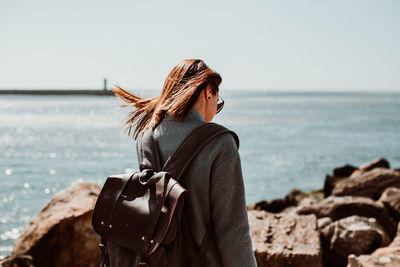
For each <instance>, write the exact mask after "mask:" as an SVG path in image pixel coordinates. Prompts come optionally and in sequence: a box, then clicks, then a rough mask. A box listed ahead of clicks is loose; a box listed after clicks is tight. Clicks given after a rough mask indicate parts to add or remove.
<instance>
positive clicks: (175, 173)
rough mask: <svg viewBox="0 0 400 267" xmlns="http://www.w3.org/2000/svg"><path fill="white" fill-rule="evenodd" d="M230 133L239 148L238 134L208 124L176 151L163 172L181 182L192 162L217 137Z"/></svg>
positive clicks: (191, 135) (190, 135) (214, 124)
mask: <svg viewBox="0 0 400 267" xmlns="http://www.w3.org/2000/svg"><path fill="white" fill-rule="evenodd" d="M224 133H229V134H231V135H232V136H233V137H234V138H235V141H236V145H237V147H238V148H239V137H238V136H237V135H236V133H234V132H232V131H230V130H228V129H227V128H225V127H224V126H221V125H219V124H216V123H206V124H204V125H201V126H199V127H197V128H196V129H194V130H193V131H192V132H191V133H190V134H189V135H188V136H187V137H186V138H185V140H183V142H182V143H181V144H180V145H179V147H178V148H177V149H176V151H175V152H174V153H173V154H172V155H171V156H170V157H169V158H168V160H167V161H166V162H165V164H164V166H163V168H162V169H163V170H164V171H167V172H169V173H171V174H172V177H174V178H175V180H177V181H178V180H179V179H180V178H181V176H182V174H183V173H184V171H185V169H186V168H187V166H188V165H189V164H190V162H191V161H192V160H193V159H194V158H195V157H196V155H197V154H198V153H199V152H200V150H201V149H202V148H203V147H204V146H205V145H206V144H207V143H209V142H210V141H211V140H212V139H214V138H215V137H217V136H219V135H221V134H224Z"/></svg>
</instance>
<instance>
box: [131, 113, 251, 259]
mask: <svg viewBox="0 0 400 267" xmlns="http://www.w3.org/2000/svg"><path fill="white" fill-rule="evenodd" d="M205 123H206V122H205V121H204V120H203V117H202V116H201V114H200V113H199V112H198V111H196V110H194V109H191V110H189V112H188V113H187V115H186V116H185V117H184V118H183V120H180V121H178V120H175V119H174V118H173V117H171V116H169V115H168V114H167V115H166V117H165V118H164V119H163V120H162V121H161V123H160V124H159V125H158V126H157V128H156V129H155V134H154V136H155V139H156V140H157V143H158V145H159V150H160V156H161V162H162V163H165V161H166V160H167V159H168V157H169V156H170V155H171V154H172V153H173V152H174V151H175V150H176V149H177V147H178V146H179V145H180V143H181V142H182V141H183V140H184V139H185V137H186V136H187V135H188V134H189V133H190V132H191V131H193V130H194V129H195V128H197V127H199V126H201V125H203V124H205ZM137 144H138V146H137V148H138V151H140V149H141V139H140V137H139V139H138V142H137ZM179 182H180V183H181V184H182V185H183V186H184V187H185V188H186V189H187V190H188V195H187V196H186V199H185V205H184V213H183V216H185V220H186V221H187V222H188V224H189V228H190V231H191V234H192V238H193V240H194V242H195V245H196V246H197V247H198V248H199V247H200V244H202V242H203V239H204V238H205V235H206V232H207V227H208V225H209V224H210V222H212V228H213V229H211V232H212V233H213V234H212V235H210V240H208V241H207V247H206V250H205V251H206V255H205V257H206V262H207V263H206V265H205V266H255V259H254V255H253V251H252V249H251V248H252V246H251V240H250V236H249V226H248V220H247V211H246V206H245V199H244V186H243V180H242V173H241V166H240V158H239V154H238V151H237V147H236V143H235V140H234V138H233V137H232V136H231V135H230V134H224V135H221V136H218V137H216V138H215V139H213V140H212V141H211V142H210V143H208V144H207V145H206V146H205V147H204V148H203V149H202V150H201V151H200V153H199V154H198V155H197V156H196V158H195V159H194V160H193V161H192V163H191V164H190V165H189V167H188V168H187V170H186V171H185V173H184V175H183V177H182V179H181V180H180V181H179Z"/></svg>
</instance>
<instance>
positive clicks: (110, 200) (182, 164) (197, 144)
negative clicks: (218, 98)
mask: <svg viewBox="0 0 400 267" xmlns="http://www.w3.org/2000/svg"><path fill="white" fill-rule="evenodd" d="M153 131H154V129H151V130H148V131H146V132H145V134H144V135H143V138H142V142H143V143H142V144H143V151H142V155H139V162H140V172H135V173H133V174H118V175H112V176H109V177H108V179H107V180H106V182H105V184H104V186H103V188H102V190H101V192H100V195H99V197H98V199H97V202H96V205H95V208H94V211H93V216H92V225H93V228H94V230H95V231H96V232H97V233H98V234H99V235H100V236H101V243H100V244H99V247H100V255H101V259H100V266H101V267H103V266H107V267H117V266H118V267H123V266H150V267H159V266H174V267H178V266H194V265H196V266H201V265H202V264H201V261H202V254H203V253H204V250H205V248H206V247H207V240H208V239H209V238H210V235H212V232H213V227H212V225H211V224H210V225H209V226H208V229H207V233H206V237H205V238H204V240H203V242H202V244H201V246H200V248H196V247H195V246H194V243H193V240H192V239H191V233H190V230H189V227H188V225H187V224H186V223H185V218H183V217H182V208H183V203H184V195H185V194H186V193H187V191H186V190H185V188H183V187H182V186H181V185H180V184H179V182H178V181H179V179H180V178H182V177H181V176H182V174H183V173H184V171H185V169H186V167H187V166H188V165H189V164H190V162H191V161H192V160H193V159H194V158H195V157H196V155H197V154H198V152H199V151H200V150H201V149H202V148H203V147H204V146H205V145H206V144H207V143H208V142H209V141H211V140H212V139H213V138H214V137H216V136H219V135H221V134H224V133H230V134H232V135H233V136H234V138H235V140H236V142H237V145H239V139H238V137H237V135H236V134H235V133H234V132H232V131H230V130H228V129H226V128H225V127H223V126H221V125H218V124H215V123H207V124H204V125H202V126H200V127H198V128H197V129H195V130H194V131H193V132H191V133H190V134H189V135H188V136H187V137H186V138H185V140H184V141H183V142H182V143H181V145H180V146H179V147H178V148H177V150H176V151H175V152H174V153H173V154H172V155H171V156H170V157H169V158H168V160H167V161H166V162H165V164H164V166H162V167H161V164H160V156H159V151H158V145H157V143H156V141H155V139H154V137H153Z"/></svg>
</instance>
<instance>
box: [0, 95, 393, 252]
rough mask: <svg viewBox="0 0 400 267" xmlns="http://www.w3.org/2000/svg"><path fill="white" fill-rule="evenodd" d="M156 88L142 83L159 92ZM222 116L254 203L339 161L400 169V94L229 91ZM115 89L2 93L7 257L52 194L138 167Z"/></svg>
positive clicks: (0, 203)
mask: <svg viewBox="0 0 400 267" xmlns="http://www.w3.org/2000/svg"><path fill="white" fill-rule="evenodd" d="M158 92H159V91H158V90H142V95H144V96H146V97H147V96H155V95H156V94H157V93H158ZM221 96H222V97H223V98H224V100H225V107H224V109H223V110H222V112H221V113H219V114H218V115H216V116H215V119H214V122H216V123H220V124H222V125H224V126H226V127H228V128H230V129H231V130H233V131H235V132H236V133H237V134H238V136H239V138H240V149H239V153H240V156H241V162H242V169H243V177H244V183H245V189H246V200H247V204H251V203H253V202H257V201H261V200H272V199H276V198H283V197H284V196H285V195H286V194H288V193H289V192H290V190H291V189H293V188H297V189H300V190H303V191H310V190H317V189H321V188H322V187H323V183H324V179H325V175H327V174H330V173H331V172H332V170H333V168H335V167H339V166H343V165H345V164H351V165H354V166H356V167H357V166H359V165H361V164H363V163H366V162H369V161H371V160H374V159H376V158H381V157H383V158H385V159H387V160H388V161H389V163H390V164H391V168H400V143H399V140H400V139H399V136H400V135H399V132H400V92H391V91H390V92H379V91H368V92H359V91H352V92H342V91H330V92H318V91H312V90H311V91H290V90H286V91H274V90H272V91H263V90H231V91H228V90H227V91H226V92H225V91H223V92H221ZM122 104H123V103H122V101H120V100H119V99H117V98H116V97H112V96H94V95H93V96H89V95H87V96H86V95H67V96H60V95H40V96H39V95H1V96H0V179H1V181H2V186H1V188H0V258H2V257H4V256H6V255H8V254H9V253H10V252H11V250H12V244H13V242H14V241H15V239H16V238H18V236H19V235H20V234H21V232H22V231H23V228H24V226H25V225H26V224H27V223H29V221H30V220H31V219H32V218H33V217H34V216H35V215H36V214H37V213H38V212H39V211H40V210H41V209H42V208H43V207H44V206H45V204H46V203H47V202H48V201H49V200H50V199H51V198H52V196H53V195H54V194H55V193H57V192H59V191H60V190H63V189H66V188H68V187H70V186H71V185H73V184H76V183H81V182H90V183H97V184H101V185H102V184H103V183H104V181H105V180H106V178H107V176H108V175H111V174H115V173H121V172H133V171H135V170H137V169H138V166H137V158H136V148H135V141H134V140H133V139H132V138H131V137H128V136H127V135H126V134H124V131H123V129H122V128H120V125H119V123H120V122H121V121H122V120H123V118H124V117H125V116H126V115H127V114H128V112H129V111H130V110H131V109H130V108H121V107H119V106H120V105H122Z"/></svg>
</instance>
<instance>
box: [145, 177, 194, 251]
mask: <svg viewBox="0 0 400 267" xmlns="http://www.w3.org/2000/svg"><path fill="white" fill-rule="evenodd" d="M167 188H168V190H167V196H166V198H165V202H164V205H163V207H162V208H161V213H160V217H159V219H158V222H157V226H156V228H155V232H154V235H153V238H152V239H153V243H150V247H149V250H148V255H150V254H152V253H153V252H154V251H155V250H156V249H157V248H158V246H159V245H160V244H162V245H167V244H168V243H170V242H171V241H173V240H175V237H176V234H177V231H178V222H179V221H180V217H181V215H182V208H183V202H184V194H185V193H186V192H187V190H186V189H185V188H183V187H182V186H181V185H180V184H179V183H178V182H177V181H176V180H175V179H173V178H170V179H169V181H168V186H167Z"/></svg>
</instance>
